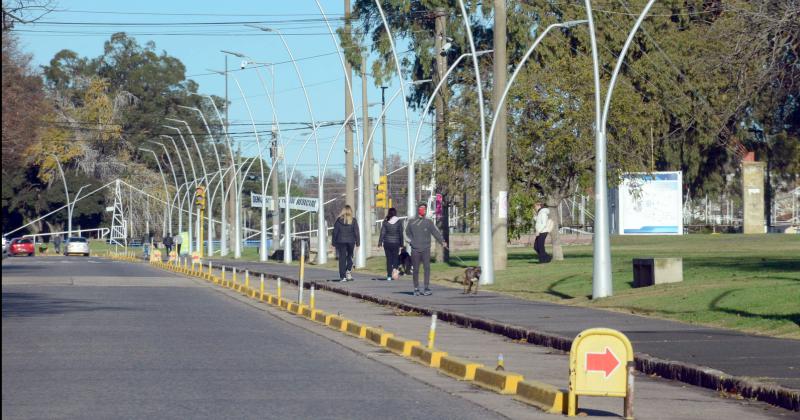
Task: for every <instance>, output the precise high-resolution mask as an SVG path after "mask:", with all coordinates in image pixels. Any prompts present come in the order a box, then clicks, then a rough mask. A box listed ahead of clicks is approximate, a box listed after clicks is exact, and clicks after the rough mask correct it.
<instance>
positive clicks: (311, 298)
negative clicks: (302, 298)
mask: <svg viewBox="0 0 800 420" xmlns="http://www.w3.org/2000/svg"><path fill="white" fill-rule="evenodd" d="M314 299H315V297H314V283H311V293H310V294H309V296H308V307H309V308H311V310H312V311H313V310H314Z"/></svg>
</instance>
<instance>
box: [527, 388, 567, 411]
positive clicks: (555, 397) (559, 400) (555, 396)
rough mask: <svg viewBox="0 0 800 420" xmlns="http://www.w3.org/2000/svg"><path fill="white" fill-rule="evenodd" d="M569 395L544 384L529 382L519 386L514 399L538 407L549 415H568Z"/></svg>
mask: <svg viewBox="0 0 800 420" xmlns="http://www.w3.org/2000/svg"><path fill="white" fill-rule="evenodd" d="M566 395H567V393H566V392H565V391H562V390H560V389H558V388H556V387H554V386H553V385H550V384H546V383H544V382H539V381H533V380H527V381H522V382H520V383H519V384H517V395H515V396H514V399H516V400H519V401H522V402H524V403H527V404H530V405H533V406H536V407H539V408H541V409H542V410H544V411H546V412H548V413H554V414H559V413H566V410H567V407H566V404H565V401H566V400H567V396H566Z"/></svg>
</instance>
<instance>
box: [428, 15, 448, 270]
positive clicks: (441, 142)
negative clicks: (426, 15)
mask: <svg viewBox="0 0 800 420" xmlns="http://www.w3.org/2000/svg"><path fill="white" fill-rule="evenodd" d="M434 29H435V31H436V34H435V39H434V48H435V49H436V73H435V74H434V77H433V78H434V83H439V81H440V80H442V78H443V77H444V74H445V73H446V72H447V51H445V50H444V43H445V39H446V37H447V33H446V29H447V12H446V11H445V9H443V8H436V19H435V20H434ZM447 98H448V89H447V86H446V84H443V85H442V87H441V90H440V92H439V94H438V95H436V99H435V102H434V106H435V108H436V139H435V140H434V141H435V143H436V150H437V153H436V154H435V155H434V156H433V160H434V161H436V162H439V163H443V162H444V160H445V159H447V158H448V156H447V150H448V147H447V131H446V130H447V117H446V112H447V111H446V108H447ZM437 166H440V165H437ZM435 192H436V191H431V193H435ZM449 202H450V198H449V197H448V194H447V191H445V190H444V189H442V216H441V218H440V219H439V229H440V230H441V232H442V236H443V237H444V240H445V242H448V243H449V242H450V220H449V218H450V212H449V211H448V207H449ZM434 206H436V202H435V201H434ZM434 208H435V207H434ZM449 257H450V252H449V250H448V249H444V247H442V246H441V245H439V244H438V243H437V244H436V261H437V262H446V261H448V260H449Z"/></svg>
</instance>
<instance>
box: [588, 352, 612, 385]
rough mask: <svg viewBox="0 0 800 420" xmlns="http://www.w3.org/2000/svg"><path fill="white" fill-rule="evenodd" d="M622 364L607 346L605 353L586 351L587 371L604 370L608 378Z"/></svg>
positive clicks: (605, 376)
mask: <svg viewBox="0 0 800 420" xmlns="http://www.w3.org/2000/svg"><path fill="white" fill-rule="evenodd" d="M619 365H620V363H619V359H618V358H617V356H616V355H615V354H614V352H613V351H611V349H610V348H608V347H606V348H605V352H603V353H590V352H587V353H586V371H587V372H592V371H595V372H603V374H604V375H603V376H604V378H606V379H608V377H609V376H611V373H612V372H614V370H616V369H617V367H618V366H619Z"/></svg>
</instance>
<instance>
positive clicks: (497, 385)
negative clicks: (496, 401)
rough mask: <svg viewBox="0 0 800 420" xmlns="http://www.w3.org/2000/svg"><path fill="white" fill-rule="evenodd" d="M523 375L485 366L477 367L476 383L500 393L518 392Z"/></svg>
mask: <svg viewBox="0 0 800 420" xmlns="http://www.w3.org/2000/svg"><path fill="white" fill-rule="evenodd" d="M523 379H524V378H523V377H522V375H520V374H518V373H513V372H497V371H494V370H491V369H489V368H485V367H479V368H477V369H475V381H474V383H475V385H478V386H480V387H483V388H486V389H489V390H492V391H494V392H497V393H498V394H512V395H513V394H516V393H517V385H518V384H519V383H520V382H522V380H523Z"/></svg>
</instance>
